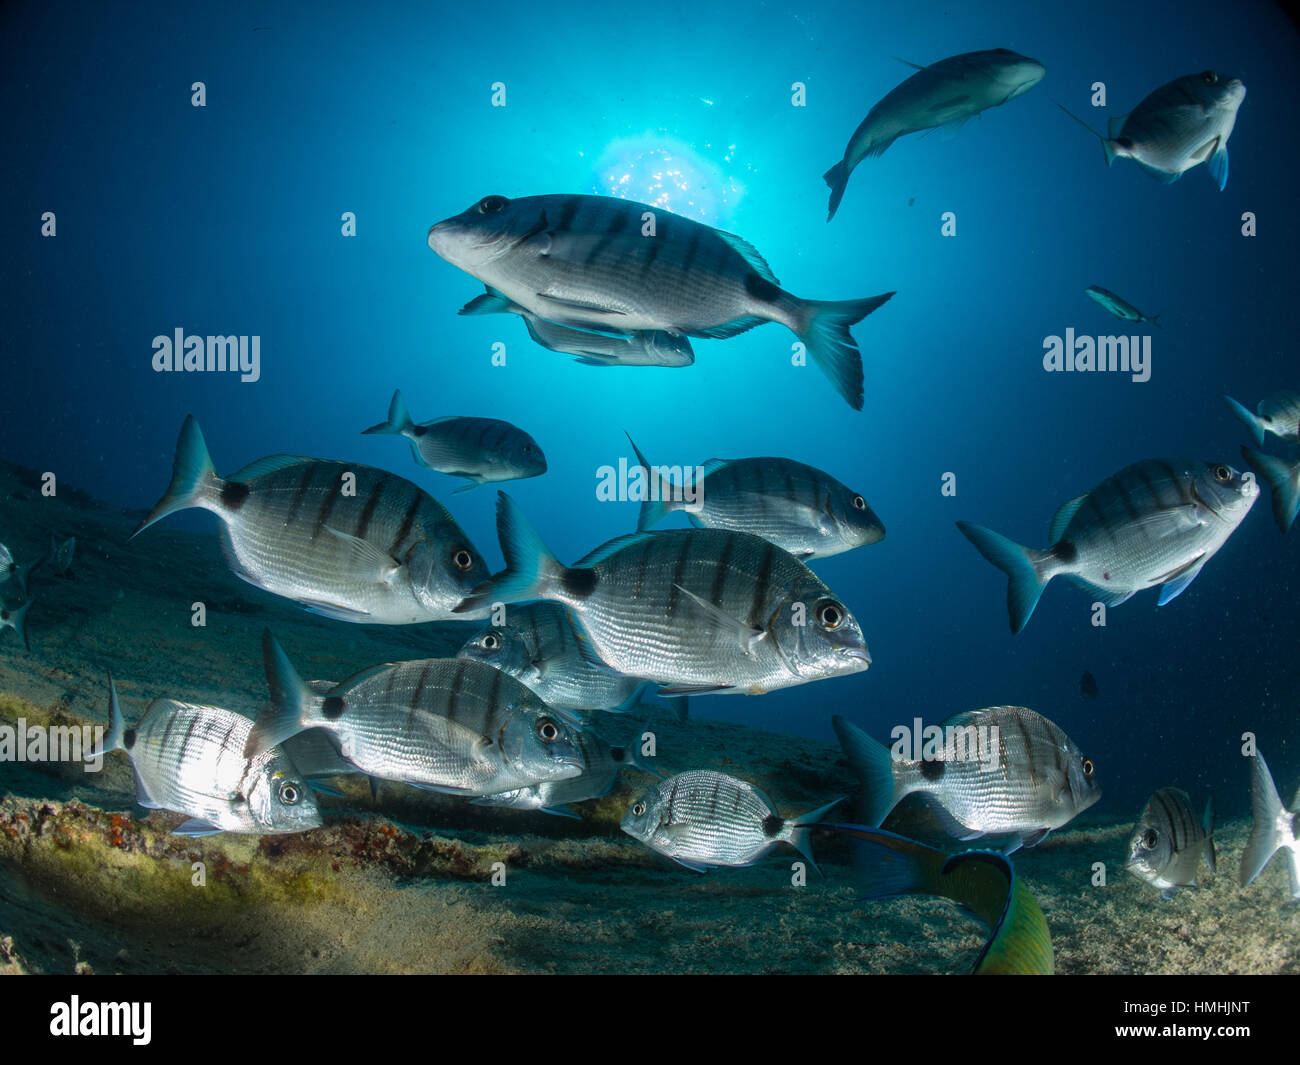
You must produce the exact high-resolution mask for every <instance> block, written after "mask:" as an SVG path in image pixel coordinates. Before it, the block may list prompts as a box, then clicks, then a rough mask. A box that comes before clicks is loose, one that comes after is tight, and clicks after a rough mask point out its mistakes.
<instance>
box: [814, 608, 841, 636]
mask: <svg viewBox="0 0 1300 1065" xmlns="http://www.w3.org/2000/svg"><path fill="white" fill-rule="evenodd" d="M817 621H818V622H819V623H820V624H821V626H822V628H824V629H830V630H832V631H834V630H835V629H838V628H839V627H840V626H841V625H842V624H843V623H844V611H843V610H842V609H841V608H840V606H839V604H838V603H823V604H822V605H821V606H819V607H818V608H817Z"/></svg>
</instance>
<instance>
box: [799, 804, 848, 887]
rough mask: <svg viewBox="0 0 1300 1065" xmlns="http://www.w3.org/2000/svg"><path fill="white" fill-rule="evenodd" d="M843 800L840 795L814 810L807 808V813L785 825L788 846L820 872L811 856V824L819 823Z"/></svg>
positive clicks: (815, 860)
mask: <svg viewBox="0 0 1300 1065" xmlns="http://www.w3.org/2000/svg"><path fill="white" fill-rule="evenodd" d="M843 801H844V796H843V795H841V796H840V797H839V798H838V799H835V800H834V801H833V802H828V803H827V804H826V805H825V806H819V807H818V808H817V809H816V810H809V811H808V813H806V814H803V815H802V816H801V817H798V818H796V819H795V820H794V821H791V822H790V823H789V824H788V825H787V826H786V831H787V834H786V839H787V840H788V841H789V843H790V846H792V847H794V849H795V850H797V851H798V852H799V853H800V854H802V855H803V856H804V857H805V858H807V859H808V864H809V865H811V866H812V867H813V868H814V869H816V870H817V872H818V873H819V874H821V868H820V867H819V866H818V865H817V859H816V858H814V857H813V851H812V826H813V825H818V824H821V822H822V819H823V818H824V817H825V816H826V815H827V814H828V813H830V812H831V811H832V810H834V809H835V807H837V806H838V805H839V804H840V803H842V802H843Z"/></svg>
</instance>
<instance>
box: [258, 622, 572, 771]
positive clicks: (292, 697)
mask: <svg viewBox="0 0 1300 1065" xmlns="http://www.w3.org/2000/svg"><path fill="white" fill-rule="evenodd" d="M262 653H263V657H264V659H265V663H266V679H267V684H268V686H269V687H270V690H271V706H270V708H269V709H266V710H264V711H263V712H262V713H261V714H260V715H259V716H258V718H257V721H256V722H255V723H254V724H253V727H252V730H251V731H250V732H249V734H248V740H247V744H246V747H245V752H246V753H247V754H248V755H249V756H250V757H251V756H255V755H257V754H258V753H259V752H261V751H264V750H267V749H269V748H270V747H273V746H275V745H277V744H281V743H284V742H286V741H287V740H288V739H289V738H290V737H292V736H296V735H297V734H298V733H300V732H302V731H303V730H304V729H311V728H315V729H322V730H326V731H328V732H330V733H332V734H333V738H334V740H335V742H336V743H337V745H338V750H339V754H340V755H342V757H343V758H344V759H345V760H347V761H348V762H351V763H352V765H354V766H355V767H356V768H357V769H359V770H360V771H361V772H363V773H365V774H367V775H368V776H371V777H378V778H380V779H381V780H394V781H400V782H403V783H407V784H413V785H415V786H417V787H422V788H425V789H428V790H430V791H441V792H445V793H448V794H454V795H464V796H473V795H492V794H495V793H497V792H502V791H510V790H513V789H515V788H519V787H525V786H527V785H530V784H539V783H541V782H542V781H546V780H561V779H564V778H565V777H571V776H577V775H578V774H579V773H581V772H582V771H583V769H584V765H583V762H582V752H581V749H580V748H579V746H578V741H577V736H576V733H577V729H575V728H574V726H573V724H572V723H571V722H570V721H568V720H565V718H564V717H562V716H561V715H560V713H559V712H558V711H555V710H552V709H551V708H550V707H548V706H547V705H546V704H545V703H543V702H542V701H541V700H540V699H539V698H538V697H537V696H536V695H534V694H533V693H532V692H531V691H529V690H528V689H527V688H525V687H524V686H523V685H522V684H520V683H519V682H518V681H516V680H513V679H512V678H511V677H508V676H507V675H506V674H504V673H502V672H501V671H500V670H496V669H493V668H492V667H491V666H486V665H483V664H482V663H481V662H470V661H467V660H465V659H458V658H429V659H423V660H418V661H413V662H397V663H394V664H391V665H382V666H375V667H373V668H371V669H366V670H363V671H362V672H360V673H358V674H356V675H355V676H353V677H351V678H350V679H348V680H345V681H344V682H343V683H342V684H339V685H338V686H337V687H335V688H333V689H332V690H331V691H330V693H329V694H328V695H325V696H322V695H321V694H320V693H319V692H317V691H314V690H313V689H312V688H311V687H310V686H308V685H306V684H304V683H303V681H302V680H301V679H300V678H299V676H298V674H297V673H296V672H295V670H294V668H293V666H292V665H291V664H290V662H289V659H288V657H287V656H286V655H285V653H284V651H283V650H282V649H281V648H280V645H279V644H278V643H276V641H275V638H274V637H273V636H272V635H271V634H270V632H269V631H268V632H266V633H264V634H263V637H262Z"/></svg>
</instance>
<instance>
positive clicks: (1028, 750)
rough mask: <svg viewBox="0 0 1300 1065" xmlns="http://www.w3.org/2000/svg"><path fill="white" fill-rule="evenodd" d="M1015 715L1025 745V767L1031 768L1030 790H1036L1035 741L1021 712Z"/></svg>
mask: <svg viewBox="0 0 1300 1065" xmlns="http://www.w3.org/2000/svg"><path fill="white" fill-rule="evenodd" d="M1014 716H1015V722H1016V728H1018V729H1019V730H1020V735H1021V737H1022V740H1023V742H1024V745H1025V768H1026V769H1028V770H1029V787H1030V790H1035V789H1037V787H1038V766H1037V765H1036V764H1035V759H1034V755H1033V747H1032V742H1033V741H1031V740H1030V738H1029V730H1028V729H1027V728H1025V722H1024V719H1023V718H1022V717H1021V716H1020V715H1019V714H1016V715H1014Z"/></svg>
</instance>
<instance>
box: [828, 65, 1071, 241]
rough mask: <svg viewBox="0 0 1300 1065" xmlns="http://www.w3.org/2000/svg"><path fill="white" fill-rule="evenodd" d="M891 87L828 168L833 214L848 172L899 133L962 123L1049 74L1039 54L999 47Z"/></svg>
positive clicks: (923, 71) (927, 69)
mask: <svg viewBox="0 0 1300 1065" xmlns="http://www.w3.org/2000/svg"><path fill="white" fill-rule="evenodd" d="M907 65H908V66H909V67H915V69H916V73H915V74H913V75H912V76H911V77H910V78H908V79H907V80H906V81H904V82H903V83H902V84H901V85H899V86H898V87H897V88H895V89H893V90H891V91H890V92H889V93H888V94H887V95H886V96H885V97H884V98H883V99H882V100H881V101H880V102H879V103H877V104H876V106H875V107H873V108H872V109H871V110H870V111H869V112H868V113H867V117H866V118H864V119H863V120H862V124H861V125H860V126H858V128H857V129H856V130H855V131H854V133H853V136H852V137H851V138H849V143H848V147H846V148H845V149H844V158H843V159H842V160H841V161H840V162H838V163H836V164H835V165H834V166H833V167H831V168H830V169H829V170H828V171H826V174H825V181H826V184H827V185H829V186H830V189H831V202H830V212H829V213H828V215H827V217H826V221H828V222H829V221H830V220H831V219H832V218H834V217H835V212H836V211H837V210H838V209H839V206H840V200H841V199H842V198H843V197H844V188H845V186H846V185H847V184H848V181H849V175H850V174H851V173H853V170H854V168H855V167H856V166H857V165H858V164H859V163H860V162H862V160H863V159H868V158H873V157H875V156H878V155H881V154H883V153H884V151H885V149H887V148H888V147H889V146H890V145H891V144H893V143H894V141H896V140H897V139H898V138H899V137H902V136H905V135H906V134H908V133H917V132H919V131H920V130H923V129H934V128H935V127H936V126H947V125H952V126H960V125H961V124H962V123H964V122H965V121H967V119H970V118H972V117H974V116H975V115H977V114H979V113H980V112H981V111H987V110H988V109H989V108H990V107H1000V106H1001V105H1002V104H1004V103H1007V102H1008V101H1009V100H1014V99H1015V98H1016V97H1017V96H1023V95H1024V94H1025V93H1027V92H1028V91H1029V90H1030V89H1032V88H1033V87H1034V86H1035V85H1037V84H1038V83H1039V82H1040V81H1042V80H1043V78H1044V77H1045V76H1046V74H1047V68H1046V67H1044V66H1043V64H1042V63H1040V62H1038V60H1036V59H1028V58H1026V57H1025V56H1023V55H1017V54H1016V53H1015V52H1011V51H1008V50H1007V49H1005V48H995V49H993V50H992V51H987V52H965V53H963V54H962V55H955V56H951V57H949V58H948V59H941V60H939V62H937V63H931V64H930V65H929V66H928V67H922V66H917V64H915V63H908V64H907Z"/></svg>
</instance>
